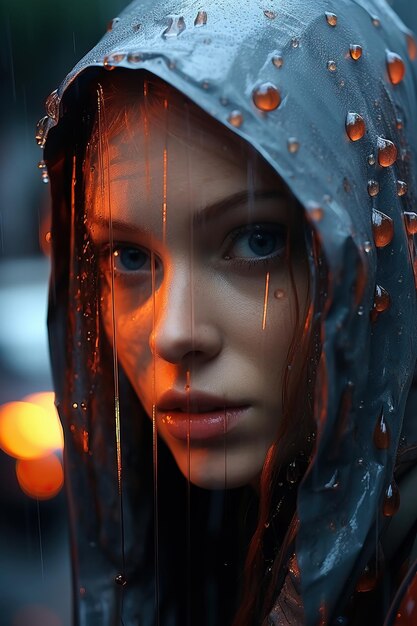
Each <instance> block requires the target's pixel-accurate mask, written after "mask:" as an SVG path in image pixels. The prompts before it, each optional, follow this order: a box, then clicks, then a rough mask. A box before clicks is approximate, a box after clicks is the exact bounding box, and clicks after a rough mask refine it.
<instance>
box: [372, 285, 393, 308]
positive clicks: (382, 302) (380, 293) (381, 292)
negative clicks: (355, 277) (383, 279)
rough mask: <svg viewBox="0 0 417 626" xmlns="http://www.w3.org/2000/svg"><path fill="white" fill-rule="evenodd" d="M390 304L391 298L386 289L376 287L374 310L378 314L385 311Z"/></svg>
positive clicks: (379, 286)
mask: <svg viewBox="0 0 417 626" xmlns="http://www.w3.org/2000/svg"><path fill="white" fill-rule="evenodd" d="M390 304H391V298H390V295H389V293H388V291H387V290H386V289H384V288H383V287H381V285H377V286H376V287H375V298H374V308H375V310H376V311H378V313H382V312H383V311H386V310H387V309H388V307H389V305H390Z"/></svg>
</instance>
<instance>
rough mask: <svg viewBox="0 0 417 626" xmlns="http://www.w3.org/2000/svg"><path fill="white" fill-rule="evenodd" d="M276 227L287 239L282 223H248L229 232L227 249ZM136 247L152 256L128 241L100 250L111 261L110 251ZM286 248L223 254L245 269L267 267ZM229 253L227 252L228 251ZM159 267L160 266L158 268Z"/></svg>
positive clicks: (228, 260)
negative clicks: (261, 254) (259, 253)
mask: <svg viewBox="0 0 417 626" xmlns="http://www.w3.org/2000/svg"><path fill="white" fill-rule="evenodd" d="M274 228H275V229H276V232H277V233H278V234H279V230H280V229H282V231H283V233H282V234H283V235H284V236H285V239H286V237H287V232H286V227H285V226H283V225H281V224H275V223H273V224H271V223H259V222H257V223H254V224H247V225H245V226H241V227H239V228H237V229H235V230H233V231H232V232H231V233H229V235H228V236H227V237H226V239H225V242H226V246H227V250H228V251H230V250H231V249H232V247H233V245H234V244H235V243H236V242H237V241H238V240H239V238H240V237H241V236H242V235H245V234H251V233H256V232H262V229H264V232H265V231H268V229H269V231H271V230H273V229H274ZM225 242H224V243H223V246H225ZM129 248H131V249H135V250H141V251H143V252H145V253H147V254H148V255H149V256H150V253H149V250H147V249H146V248H142V247H141V246H137V245H135V244H133V243H130V242H129V243H128V242H114V244H113V248H112V249H111V247H110V244H106V245H104V246H103V247H102V248H101V250H100V257H101V258H102V259H103V261H104V262H108V261H109V256H110V253H111V254H112V255H115V254H116V253H117V252H118V251H120V250H123V249H129ZM285 248H286V245H285V246H284V248H283V250H282V251H278V252H274V253H273V254H270V255H268V256H265V257H259V258H256V257H227V256H225V255H223V257H222V258H223V260H225V261H227V263H231V264H232V265H233V266H235V267H238V268H241V267H244V268H245V269H251V268H254V267H259V266H260V265H261V264H262V266H264V267H267V266H268V265H269V264H270V263H271V262H273V261H276V259H278V258H282V256H283V254H284V253H285ZM226 254H227V253H226ZM155 259H156V264H157V265H158V262H159V259H158V257H157V256H155ZM156 269H158V267H157V268H156ZM139 271H141V270H136V271H135V270H132V271H129V270H119V269H117V268H115V273H116V274H119V275H120V276H123V277H125V278H126V277H128V276H129V275H130V276H132V277H134V275H135V274H136V272H139Z"/></svg>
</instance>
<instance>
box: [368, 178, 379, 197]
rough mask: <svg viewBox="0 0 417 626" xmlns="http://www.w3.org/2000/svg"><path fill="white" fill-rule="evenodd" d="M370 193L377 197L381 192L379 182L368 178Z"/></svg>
mask: <svg viewBox="0 0 417 626" xmlns="http://www.w3.org/2000/svg"><path fill="white" fill-rule="evenodd" d="M368 193H369V195H370V196H371V198H375V196H377V195H378V194H379V182H378V181H377V180H368Z"/></svg>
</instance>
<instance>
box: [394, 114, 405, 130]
mask: <svg viewBox="0 0 417 626" xmlns="http://www.w3.org/2000/svg"><path fill="white" fill-rule="evenodd" d="M395 125H396V127H397V129H398V130H402V129H403V128H404V122H403V121H402V119H401V118H400V117H397V120H396V122H395Z"/></svg>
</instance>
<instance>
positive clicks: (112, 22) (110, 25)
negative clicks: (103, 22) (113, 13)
mask: <svg viewBox="0 0 417 626" xmlns="http://www.w3.org/2000/svg"><path fill="white" fill-rule="evenodd" d="M119 22H120V17H114V18H113V19H112V20H110V22H109V23H108V24H107V32H108V33H109V32H110V31H112V30H113V28H115V27H116V26H117V24H118V23H119Z"/></svg>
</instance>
